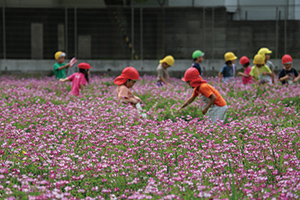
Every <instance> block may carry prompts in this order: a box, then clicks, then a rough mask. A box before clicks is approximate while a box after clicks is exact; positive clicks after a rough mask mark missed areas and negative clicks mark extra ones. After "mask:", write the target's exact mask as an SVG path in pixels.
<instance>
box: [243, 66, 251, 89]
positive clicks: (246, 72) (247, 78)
mask: <svg viewBox="0 0 300 200" xmlns="http://www.w3.org/2000/svg"><path fill="white" fill-rule="evenodd" d="M250 71H251V67H250V66H248V67H247V68H246V69H244V74H247V75H249V74H250ZM248 83H250V84H251V83H252V76H249V77H244V76H243V84H245V85H246V84H248Z"/></svg>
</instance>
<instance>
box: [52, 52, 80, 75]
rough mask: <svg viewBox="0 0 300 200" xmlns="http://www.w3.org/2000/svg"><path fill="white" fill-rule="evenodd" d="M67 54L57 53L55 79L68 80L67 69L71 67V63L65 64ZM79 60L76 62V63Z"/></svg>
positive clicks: (55, 56) (54, 66)
mask: <svg viewBox="0 0 300 200" xmlns="http://www.w3.org/2000/svg"><path fill="white" fill-rule="evenodd" d="M65 57H66V54H65V53H64V52H62V51H58V52H56V53H55V55H54V58H55V60H56V63H55V64H54V65H53V69H54V74H55V79H56V80H59V79H61V78H66V72H65V69H66V68H67V67H69V66H70V63H67V64H66V63H64V62H65ZM76 62H77V60H75V63H76Z"/></svg>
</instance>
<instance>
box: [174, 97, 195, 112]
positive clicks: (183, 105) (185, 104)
mask: <svg viewBox="0 0 300 200" xmlns="http://www.w3.org/2000/svg"><path fill="white" fill-rule="evenodd" d="M195 99H196V97H193V96H190V97H189V98H188V99H187V100H186V101H185V102H184V104H182V105H181V106H180V107H179V108H177V110H180V109H182V108H184V107H186V106H187V105H189V104H190V103H192V102H193V101H194V100H195Z"/></svg>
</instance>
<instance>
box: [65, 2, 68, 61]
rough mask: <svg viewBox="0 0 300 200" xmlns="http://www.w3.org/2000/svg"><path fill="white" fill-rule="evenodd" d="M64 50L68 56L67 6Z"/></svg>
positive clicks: (66, 10) (66, 9)
mask: <svg viewBox="0 0 300 200" xmlns="http://www.w3.org/2000/svg"><path fill="white" fill-rule="evenodd" d="M65 52H66V54H67V56H68V8H67V7H66V8H65Z"/></svg>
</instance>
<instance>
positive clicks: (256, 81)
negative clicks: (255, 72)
mask: <svg viewBox="0 0 300 200" xmlns="http://www.w3.org/2000/svg"><path fill="white" fill-rule="evenodd" d="M252 81H253V82H255V83H257V84H258V83H259V81H258V80H256V78H254V76H252Z"/></svg>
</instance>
